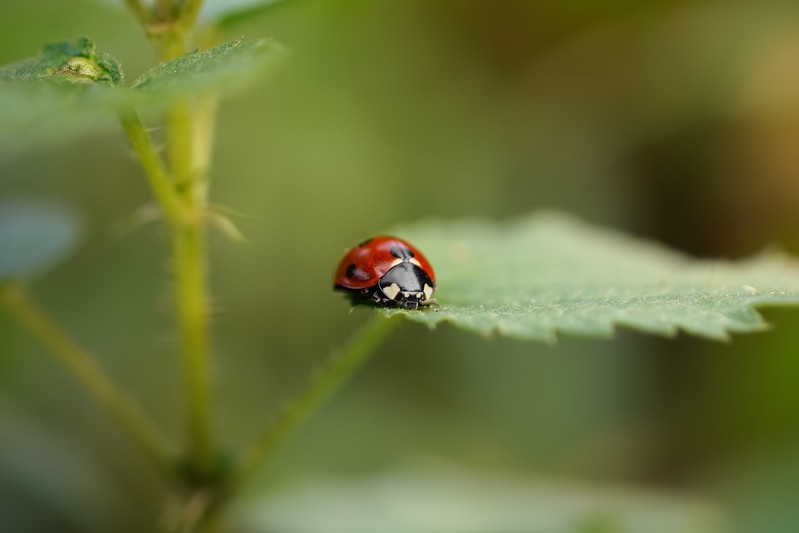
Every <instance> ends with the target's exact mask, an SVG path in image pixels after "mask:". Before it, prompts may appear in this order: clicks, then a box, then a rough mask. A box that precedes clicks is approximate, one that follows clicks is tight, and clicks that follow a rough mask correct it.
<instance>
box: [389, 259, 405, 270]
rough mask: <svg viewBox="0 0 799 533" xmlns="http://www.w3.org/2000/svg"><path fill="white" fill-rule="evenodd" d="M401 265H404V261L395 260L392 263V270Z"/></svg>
mask: <svg viewBox="0 0 799 533" xmlns="http://www.w3.org/2000/svg"><path fill="white" fill-rule="evenodd" d="M400 263H402V259H394V260H393V261H392V262H391V268H394V267H395V266H397V265H399V264H400Z"/></svg>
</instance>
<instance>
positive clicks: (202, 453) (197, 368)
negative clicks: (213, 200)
mask: <svg viewBox="0 0 799 533" xmlns="http://www.w3.org/2000/svg"><path fill="white" fill-rule="evenodd" d="M172 250H173V261H174V275H175V283H176V287H175V291H176V298H177V313H178V323H179V327H180V334H181V338H182V343H183V346H182V351H181V357H182V361H183V371H184V376H185V378H184V379H185V380H186V385H185V387H186V403H187V409H188V426H189V439H190V450H189V457H190V460H191V465H192V466H193V468H194V470H195V474H199V475H204V474H205V473H207V472H208V469H209V468H210V467H211V463H212V461H213V459H214V449H213V438H212V435H213V424H212V422H211V419H212V416H211V403H212V402H211V396H212V394H211V389H212V382H211V353H210V345H209V334H208V307H209V305H208V291H207V272H206V263H205V229H204V227H203V226H202V224H193V225H187V226H184V227H182V228H174V229H173V233H172Z"/></svg>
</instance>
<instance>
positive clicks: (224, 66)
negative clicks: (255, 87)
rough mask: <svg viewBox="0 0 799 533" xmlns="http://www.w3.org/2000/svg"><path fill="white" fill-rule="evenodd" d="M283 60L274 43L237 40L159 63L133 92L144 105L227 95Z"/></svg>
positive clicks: (282, 51) (283, 52) (137, 83)
mask: <svg viewBox="0 0 799 533" xmlns="http://www.w3.org/2000/svg"><path fill="white" fill-rule="evenodd" d="M284 56H285V49H284V48H283V47H282V46H281V45H279V44H278V43H276V42H275V41H273V40H270V39H255V40H244V39H239V40H236V41H230V42H227V43H224V44H221V45H219V46H216V47H214V48H211V49H209V50H206V51H203V52H199V51H197V52H191V53H189V54H186V55H183V56H180V57H178V58H175V59H173V60H172V61H169V62H167V63H162V64H160V65H158V66H157V67H155V68H153V69H152V70H150V71H148V72H146V73H145V74H144V75H143V76H141V77H140V78H139V79H138V80H137V81H136V84H135V89H136V90H137V91H138V92H140V93H142V94H144V95H146V98H145V101H144V102H143V103H160V102H163V101H164V99H167V100H171V99H174V98H182V97H188V96H197V95H202V94H205V93H208V92H211V91H216V90H222V89H224V90H225V92H230V91H231V90H234V89H237V88H241V87H244V86H246V85H249V84H251V83H252V82H253V81H255V80H256V79H258V78H259V77H261V76H262V75H263V74H264V73H266V72H267V71H268V70H270V69H271V68H272V67H274V66H275V65H276V64H277V63H278V62H279V61H280V60H281V59H283V57H284Z"/></svg>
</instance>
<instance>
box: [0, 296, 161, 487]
mask: <svg viewBox="0 0 799 533" xmlns="http://www.w3.org/2000/svg"><path fill="white" fill-rule="evenodd" d="M0 301H1V302H2V303H3V304H4V305H5V307H6V308H7V309H8V310H9V311H10V312H11V313H12V314H13V315H14V316H15V317H16V318H17V320H19V322H20V323H21V324H22V325H23V326H24V327H25V328H27V329H28V330H29V331H30V332H31V333H33V334H34V335H35V336H36V337H38V338H39V340H40V341H42V343H44V344H45V345H46V346H47V347H48V348H50V350H51V351H52V353H53V354H54V355H55V356H56V357H57V358H58V360H59V361H61V363H63V365H64V366H65V367H66V368H67V369H68V370H69V371H70V372H72V374H73V375H74V376H75V378H77V380H78V383H80V384H81V385H82V386H83V388H84V389H86V391H87V392H88V393H89V394H90V395H91V396H92V397H94V399H95V400H96V401H97V402H98V403H99V404H100V405H101V406H103V407H104V408H105V409H107V410H108V411H109V412H110V413H111V415H112V416H113V417H114V418H115V419H116V420H117V422H118V423H119V425H120V426H121V427H122V428H123V429H124V430H125V431H127V433H128V434H129V435H130V436H131V438H132V440H133V442H134V443H135V444H137V445H138V447H139V448H140V449H141V450H142V452H144V454H145V455H146V456H147V458H148V459H149V460H150V462H151V463H153V464H154V465H155V466H156V468H158V469H159V470H160V471H161V472H162V473H163V474H164V475H165V476H166V477H167V478H170V479H174V477H175V471H174V469H173V462H172V455H173V454H172V452H171V451H170V450H169V448H168V447H167V445H166V444H165V442H166V440H165V439H164V438H163V436H162V435H161V434H160V433H159V432H158V431H157V430H156V428H155V427H154V425H153V424H152V423H151V422H150V420H149V419H148V418H146V417H145V416H144V414H143V413H142V412H141V410H140V409H139V407H138V406H137V405H136V404H135V403H134V402H133V400H131V399H130V397H128V396H127V395H126V394H125V393H124V392H123V391H122V390H121V389H120V388H119V387H118V386H117V385H116V384H115V383H114V382H113V380H112V379H111V378H110V377H109V376H108V375H107V374H105V372H103V371H102V369H100V367H99V366H98V365H97V363H96V362H95V359H94V357H92V355H91V354H89V353H88V352H87V351H86V350H85V349H84V348H82V347H81V346H79V345H78V344H77V343H76V342H75V341H74V340H72V338H70V337H69V335H68V334H67V333H65V332H64V331H63V330H62V329H61V328H60V327H59V326H58V325H56V324H55V323H54V322H53V321H52V320H51V319H50V318H49V317H48V316H47V315H45V314H44V313H43V312H42V311H40V310H39V309H38V308H37V307H36V305H35V304H34V303H33V302H32V301H31V300H30V298H29V297H28V295H27V293H26V292H25V290H24V289H23V288H22V287H21V286H19V285H8V286H6V287H3V288H0Z"/></svg>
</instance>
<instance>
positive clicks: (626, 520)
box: [240, 468, 722, 533]
mask: <svg viewBox="0 0 799 533" xmlns="http://www.w3.org/2000/svg"><path fill="white" fill-rule="evenodd" d="M240 511H241V512H240V522H242V525H243V526H244V527H243V528H242V529H244V530H246V531H281V532H282V533H322V532H324V533H374V532H376V531H379V532H380V533H485V532H488V531H491V532H502V533H539V532H540V533H591V532H602V533H674V532H677V531H679V532H680V533H716V532H719V531H721V530H722V529H721V526H722V519H721V516H720V513H719V511H718V510H717V509H715V508H714V507H712V506H710V505H709V504H707V503H705V502H699V501H693V500H687V499H680V498H676V497H669V496H665V495H660V494H653V493H651V492H649V491H646V490H636V489H631V488H628V489H620V488H618V487H602V486H588V485H577V484H574V483H568V482H564V481H551V482H542V481H540V480H535V481H533V480H523V479H518V478H507V477H503V476H498V475H477V474H474V473H467V472H463V471H459V470H454V469H441V468H437V469H413V470H403V471H397V472H391V473H385V474H382V475H379V476H376V477H373V478H371V479H369V478H367V479H363V480H349V481H344V480H324V481H323V480H318V481H306V482H304V483H297V484H295V485H294V486H292V487H289V488H287V489H284V490H282V491H280V492H278V493H275V494H269V495H267V496H266V497H265V498H264V500H263V501H251V502H248V503H245V504H244V505H243V508H242V509H241V510H240Z"/></svg>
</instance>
